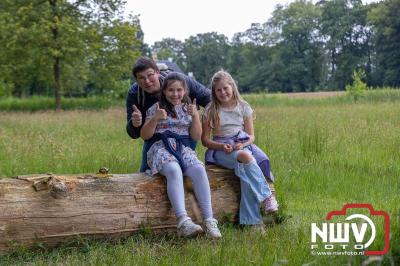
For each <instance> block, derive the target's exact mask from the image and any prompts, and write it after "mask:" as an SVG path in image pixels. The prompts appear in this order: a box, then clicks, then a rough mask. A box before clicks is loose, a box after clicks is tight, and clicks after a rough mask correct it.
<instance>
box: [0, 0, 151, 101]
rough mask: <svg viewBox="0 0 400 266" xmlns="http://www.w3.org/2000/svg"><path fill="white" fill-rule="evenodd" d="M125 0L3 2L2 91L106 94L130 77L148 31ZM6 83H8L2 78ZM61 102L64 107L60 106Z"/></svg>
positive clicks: (0, 13)
mask: <svg viewBox="0 0 400 266" xmlns="http://www.w3.org/2000/svg"><path fill="white" fill-rule="evenodd" d="M123 4H124V1H122V0H102V1H97V0H84V1H74V2H71V1H65V0H61V1H54V0H49V1H40V0H34V1H9V0H5V1H2V2H1V4H0V7H1V8H0V24H1V26H0V36H1V37H0V41H1V43H2V46H1V47H0V80H1V81H7V84H11V85H12V86H11V87H7V88H8V90H7V91H6V90H5V89H4V86H1V85H0V95H9V94H10V93H9V88H12V91H11V93H12V95H15V96H31V95H46V96H50V95H56V104H57V105H59V102H57V99H59V98H60V97H61V96H62V95H63V94H65V95H71V94H72V95H74V94H78V95H87V94H102V93H105V92H108V91H113V90H117V89H119V86H120V81H121V80H126V79H129V78H130V68H131V65H132V62H133V61H134V60H135V59H136V58H137V57H138V56H140V50H141V48H142V43H143V36H142V33H141V28H140V22H139V19H138V17H136V16H129V17H128V18H127V19H123V18H122V17H121V16H119V13H120V12H121V11H122V9H123V7H124V5H123ZM2 83H4V82H2ZM57 107H59V106H57Z"/></svg>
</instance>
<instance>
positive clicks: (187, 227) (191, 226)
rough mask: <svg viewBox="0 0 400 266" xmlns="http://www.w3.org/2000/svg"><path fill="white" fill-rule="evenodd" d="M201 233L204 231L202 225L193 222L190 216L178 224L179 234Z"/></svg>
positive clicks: (188, 235)
mask: <svg viewBox="0 0 400 266" xmlns="http://www.w3.org/2000/svg"><path fill="white" fill-rule="evenodd" d="M201 233H203V228H201V226H200V225H198V224H195V223H193V222H192V219H190V218H189V217H188V219H186V220H184V221H182V222H181V223H180V224H178V236H183V237H192V236H197V235H198V234H201Z"/></svg>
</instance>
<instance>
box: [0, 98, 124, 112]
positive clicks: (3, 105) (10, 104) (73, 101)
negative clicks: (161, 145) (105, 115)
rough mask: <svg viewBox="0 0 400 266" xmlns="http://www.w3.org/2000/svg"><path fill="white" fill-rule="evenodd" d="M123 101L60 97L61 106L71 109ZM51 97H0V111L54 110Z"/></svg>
mask: <svg viewBox="0 0 400 266" xmlns="http://www.w3.org/2000/svg"><path fill="white" fill-rule="evenodd" d="M123 104H124V102H123V101H121V100H115V99H111V98H107V97H99V96H93V97H87V98H83V97H82V98H61V106H62V107H61V108H62V109H63V110H71V109H95V110H97V109H104V108H109V107H112V106H123ZM55 109H56V107H55V100H54V98H52V97H39V96H33V97H29V98H14V97H9V98H0V111H31V112H32V111H42V110H55Z"/></svg>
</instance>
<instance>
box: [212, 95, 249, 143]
mask: <svg viewBox="0 0 400 266" xmlns="http://www.w3.org/2000/svg"><path fill="white" fill-rule="evenodd" d="M218 114H219V123H220V127H219V129H216V130H215V131H214V136H219V137H230V136H234V135H236V134H237V133H238V132H239V131H240V130H244V121H245V120H246V119H247V118H249V117H252V114H253V109H251V107H250V105H249V104H248V103H246V102H239V103H238V104H237V105H236V106H234V107H233V108H220V110H219V113H218Z"/></svg>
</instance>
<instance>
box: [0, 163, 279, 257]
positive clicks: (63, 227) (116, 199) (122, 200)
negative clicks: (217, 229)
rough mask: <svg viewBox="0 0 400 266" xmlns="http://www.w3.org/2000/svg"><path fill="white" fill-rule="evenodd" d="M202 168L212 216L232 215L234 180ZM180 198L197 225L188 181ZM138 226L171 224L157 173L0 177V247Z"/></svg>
mask: <svg viewBox="0 0 400 266" xmlns="http://www.w3.org/2000/svg"><path fill="white" fill-rule="evenodd" d="M207 172H208V175H209V179H210V186H211V195H212V205H213V211H214V213H215V217H216V218H217V219H219V220H221V219H230V220H232V219H234V217H235V216H236V214H237V212H238V207H239V198H240V195H239V194H240V185H239V179H238V178H237V177H236V176H234V174H233V172H232V171H230V170H227V169H221V168H218V167H215V166H211V167H207ZM271 188H272V190H273V187H271ZM185 200H186V208H187V211H188V213H189V215H190V216H191V217H192V219H193V220H194V221H196V222H199V223H200V222H201V216H200V211H199V207H198V206H197V202H196V200H195V199H194V195H193V191H192V188H191V183H190V181H189V179H186V181H185ZM143 226H146V228H152V229H154V230H156V231H159V230H160V231H162V230H168V229H172V228H175V227H176V221H175V216H174V213H173V210H172V209H171V205H170V202H169V200H168V197H167V191H166V181H165V178H163V177H161V176H156V177H150V176H148V175H146V174H142V173H136V174H96V175H79V174H75V175H53V174H46V175H29V176H18V177H15V178H6V179H0V251H9V250H10V249H12V248H13V247H15V246H19V245H23V246H27V247H30V246H32V245H34V244H35V243H40V244H41V245H45V246H48V247H54V246H56V245H57V244H60V243H62V242H65V241H67V239H69V238H70V237H73V236H78V235H80V236H92V237H93V236H94V237H108V238H110V237H112V238H119V237H123V236H127V235H129V234H131V233H133V232H135V231H138V230H141V229H142V228H143Z"/></svg>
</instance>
